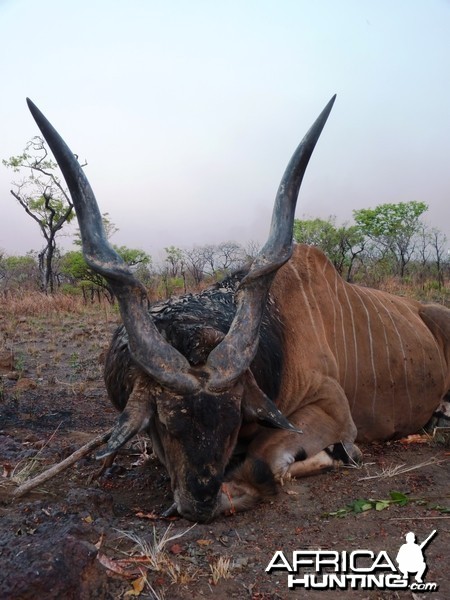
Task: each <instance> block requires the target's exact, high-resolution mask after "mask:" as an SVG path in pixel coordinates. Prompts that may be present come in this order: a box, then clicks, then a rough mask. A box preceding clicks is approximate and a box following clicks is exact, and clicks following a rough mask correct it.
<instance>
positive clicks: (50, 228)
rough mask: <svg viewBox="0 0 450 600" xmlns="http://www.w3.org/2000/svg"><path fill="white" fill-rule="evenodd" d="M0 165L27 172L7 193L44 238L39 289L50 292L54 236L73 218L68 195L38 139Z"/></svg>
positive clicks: (54, 245)
mask: <svg viewBox="0 0 450 600" xmlns="http://www.w3.org/2000/svg"><path fill="white" fill-rule="evenodd" d="M2 162H3V164H4V166H5V167H7V168H11V169H13V171H14V172H15V173H18V172H21V171H22V170H25V171H28V172H29V174H28V175H27V176H26V177H25V178H24V179H23V180H22V181H21V182H19V183H16V182H14V183H13V186H14V189H12V190H10V191H11V194H12V195H13V196H14V198H15V199H16V200H17V201H18V202H19V204H20V205H21V206H22V207H23V209H24V210H25V212H26V213H27V215H29V216H30V217H31V218H32V219H34V221H36V223H37V224H38V225H39V228H40V230H41V233H42V235H43V237H44V239H45V246H44V248H43V249H42V251H41V252H40V253H39V271H40V273H41V286H42V289H43V290H44V291H45V292H48V291H50V292H53V291H54V287H55V286H54V283H55V282H54V273H53V259H54V256H55V250H56V236H57V234H58V233H59V231H60V230H61V229H62V227H63V226H64V224H65V223H69V222H70V221H71V220H72V219H73V217H74V216H75V213H74V209H73V205H72V201H71V199H70V196H69V194H68V192H67V191H66V189H65V187H64V186H63V185H62V184H61V181H60V178H59V177H58V175H57V174H56V173H57V170H58V165H57V164H56V163H55V162H54V161H53V160H52V159H51V158H49V156H48V151H47V147H46V145H45V142H44V140H43V139H42V138H41V137H39V136H36V137H34V138H33V139H32V140H30V141H29V142H28V144H27V145H26V147H25V150H24V151H23V153H22V154H19V155H18V156H11V157H10V158H9V159H8V160H3V161H2Z"/></svg>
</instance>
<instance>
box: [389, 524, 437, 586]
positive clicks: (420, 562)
mask: <svg viewBox="0 0 450 600" xmlns="http://www.w3.org/2000/svg"><path fill="white" fill-rule="evenodd" d="M436 533H437V530H436V529H434V530H433V531H432V532H431V533H430V535H429V536H428V537H427V538H426V540H425V541H423V542H422V543H421V544H420V545H419V544H416V536H415V534H414V533H413V532H412V531H410V532H409V533H407V534H406V536H405V539H406V544H403V546H401V547H400V550H399V551H398V554H397V558H396V560H397V563H398V568H399V569H400V571H401V572H402V573H403V577H404V578H406V579H408V576H409V574H410V573H415V574H416V576H415V580H416V581H417V582H418V583H423V576H424V574H425V571H426V570H427V563H426V562H425V558H424V556H423V552H422V550H423V549H424V548H425V546H426V545H427V544H429V542H431V540H432V539H433V538H434V536H435V535H436Z"/></svg>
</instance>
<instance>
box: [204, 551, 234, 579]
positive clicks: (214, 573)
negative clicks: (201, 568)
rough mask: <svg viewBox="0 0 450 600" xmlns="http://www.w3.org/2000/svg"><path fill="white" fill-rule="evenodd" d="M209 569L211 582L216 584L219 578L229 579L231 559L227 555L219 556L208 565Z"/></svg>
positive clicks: (230, 575)
mask: <svg viewBox="0 0 450 600" xmlns="http://www.w3.org/2000/svg"><path fill="white" fill-rule="evenodd" d="M209 568H210V569H211V583H212V584H213V585H217V584H218V583H219V581H220V580H221V579H231V577H232V574H231V559H230V558H228V557H227V556H219V558H218V559H217V560H215V561H214V562H212V563H211V564H210V565H209Z"/></svg>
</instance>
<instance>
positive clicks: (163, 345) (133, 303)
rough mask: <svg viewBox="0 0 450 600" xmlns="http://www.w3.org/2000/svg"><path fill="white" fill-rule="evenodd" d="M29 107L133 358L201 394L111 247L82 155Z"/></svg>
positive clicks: (165, 380)
mask: <svg viewBox="0 0 450 600" xmlns="http://www.w3.org/2000/svg"><path fill="white" fill-rule="evenodd" d="M27 103H28V107H29V109H30V111H31V114H32V115H33V117H34V119H35V121H36V123H37V125H38V127H39V129H40V130H41V132H42V135H43V136H44V138H45V139H46V140H47V143H48V145H49V147H50V149H51V151H52V152H53V155H54V157H55V159H56V161H57V163H58V165H59V168H60V169H61V172H62V174H63V175H64V179H65V180H66V183H67V187H68V188H69V191H70V194H71V197H72V201H73V204H74V206H75V211H76V215H77V218H78V223H79V225H80V232H81V238H82V242H83V254H84V257H85V259H86V262H87V263H88V265H89V266H90V267H91V268H92V269H93V270H94V271H95V272H97V273H99V274H100V275H102V276H103V277H104V278H105V279H106V280H107V281H108V283H109V285H110V286H111V288H112V290H113V292H114V294H115V295H116V297H117V300H118V302H119V306H120V313H121V315H122V320H123V323H124V325H125V328H126V330H127V333H128V339H129V347H130V352H131V355H132V357H133V359H134V360H135V361H136V363H137V364H138V365H139V366H140V367H141V368H142V369H143V370H144V372H146V373H147V374H148V375H150V376H151V377H153V378H154V379H155V380H156V381H158V382H159V383H160V384H161V385H163V386H165V387H167V388H169V389H172V390H174V391H176V392H178V393H189V392H194V391H197V390H198V389H199V387H200V384H199V382H198V381H197V380H196V379H195V377H194V376H193V375H192V374H191V373H190V372H189V370H190V366H189V362H188V361H187V359H186V358H185V357H184V356H183V355H182V354H180V352H178V350H176V349H175V348H173V346H171V345H170V344H168V343H167V342H166V341H165V340H164V338H163V337H162V335H161V334H160V333H159V331H158V330H157V328H156V326H155V324H154V322H153V320H152V319H151V317H150V315H149V313H148V299H147V293H146V290H145V288H144V286H143V285H142V284H141V283H140V282H139V281H138V280H137V279H136V278H135V277H134V275H133V273H132V272H131V270H130V269H129V268H128V266H127V265H126V264H125V263H124V261H123V260H122V258H121V257H120V256H119V255H118V254H117V252H116V251H115V250H114V249H113V248H112V247H111V245H110V244H109V242H108V240H107V238H106V235H105V232H104V228H103V222H102V216H101V214H100V210H99V208H98V205H97V201H96V199H95V196H94V193H93V191H92V188H91V186H90V184H89V182H88V180H87V178H86V175H85V173H84V171H83V169H82V168H81V167H80V165H79V163H78V161H77V159H76V157H75V156H74V154H73V152H72V151H71V150H70V148H69V147H68V146H67V144H66V143H65V142H64V140H63V139H62V137H61V136H60V135H59V133H58V132H57V131H56V130H55V129H54V127H53V126H52V125H51V124H50V122H49V121H48V120H47V119H46V117H45V116H44V115H43V114H42V113H41V111H40V110H39V109H38V108H37V107H36V106H35V104H33V102H32V101H31V100H29V99H28V98H27Z"/></svg>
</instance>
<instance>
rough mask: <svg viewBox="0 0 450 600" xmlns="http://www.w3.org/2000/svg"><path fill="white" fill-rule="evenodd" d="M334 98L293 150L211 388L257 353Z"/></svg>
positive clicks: (214, 362) (217, 353)
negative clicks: (274, 284)
mask: <svg viewBox="0 0 450 600" xmlns="http://www.w3.org/2000/svg"><path fill="white" fill-rule="evenodd" d="M335 99H336V96H333V97H332V98H331V100H330V101H329V102H328V104H327V105H326V106H325V108H324V109H323V111H322V112H321V114H320V115H319V117H318V118H317V119H316V121H315V123H314V124H313V126H312V127H311V129H310V130H309V131H308V133H307V134H306V135H305V137H304V138H303V140H302V141H301V143H300V145H299V146H298V148H297V150H296V151H295V152H294V154H293V156H292V158H291V160H290V162H289V164H288V166H287V168H286V171H285V172H284V175H283V178H282V180H281V183H280V186H279V188H278V192H277V195H276V199H275V206H274V209H273V214H272V222H271V226H270V232H269V237H268V239H267V242H266V244H265V245H264V247H263V248H262V250H261V251H260V252H259V254H258V255H257V256H256V258H255V260H254V261H253V264H252V266H251V268H250V271H249V273H248V274H247V275H246V277H245V278H244V279H243V280H242V281H241V283H240V285H239V288H238V290H237V293H236V297H235V300H236V305H237V309H236V315H235V317H234V319H233V322H232V324H231V327H230V329H229V331H228V333H227V335H226V336H225V338H224V339H223V341H222V342H221V343H220V344H219V345H218V346H216V348H214V350H212V352H211V353H210V355H209V357H208V361H207V366H208V367H209V368H210V369H211V371H212V374H211V377H210V381H209V387H210V389H211V390H214V391H220V390H221V389H225V388H227V387H229V386H230V385H231V384H232V382H233V381H235V380H236V379H237V378H238V377H239V376H240V375H242V373H244V371H246V369H248V367H249V366H250V363H251V362H252V360H253V359H254V357H255V354H256V351H257V349H258V342H259V328H260V324H261V319H262V316H263V311H264V307H265V305H266V302H267V296H268V293H269V289H270V285H271V283H272V280H273V278H274V276H275V274H276V272H277V271H278V269H279V268H280V267H281V266H282V265H284V263H285V262H287V261H288V260H289V258H290V257H291V255H292V248H293V227H294V215H295V207H296V204H297V197H298V193H299V190H300V185H301V183H302V179H303V176H304V174H305V171H306V167H307V165H308V162H309V159H310V157H311V155H312V153H313V150H314V148H315V146H316V143H317V141H318V139H319V137H320V134H321V133H322V129H323V127H324V125H325V123H326V121H327V119H328V116H329V114H330V112H331V109H332V107H333V104H334V101H335Z"/></svg>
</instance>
